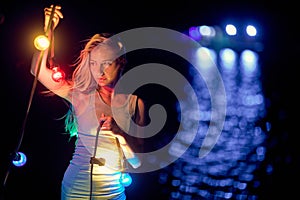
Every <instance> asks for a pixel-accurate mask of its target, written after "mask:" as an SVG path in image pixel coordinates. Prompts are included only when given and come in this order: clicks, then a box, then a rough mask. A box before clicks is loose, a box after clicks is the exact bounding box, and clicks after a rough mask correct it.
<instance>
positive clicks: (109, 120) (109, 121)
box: [100, 114, 123, 134]
mask: <svg viewBox="0 0 300 200" xmlns="http://www.w3.org/2000/svg"><path fill="white" fill-rule="evenodd" d="M100 122H101V123H102V125H101V130H109V131H112V132H113V133H116V134H120V133H122V132H123V131H122V130H121V129H120V127H119V126H118V125H117V123H116V121H115V120H114V118H113V117H112V116H105V115H104V114H102V115H101V117H100Z"/></svg>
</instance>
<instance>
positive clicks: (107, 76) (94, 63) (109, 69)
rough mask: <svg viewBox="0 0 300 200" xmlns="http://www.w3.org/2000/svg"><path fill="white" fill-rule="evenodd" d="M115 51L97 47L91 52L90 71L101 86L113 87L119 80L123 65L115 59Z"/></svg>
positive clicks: (106, 47)
mask: <svg viewBox="0 0 300 200" xmlns="http://www.w3.org/2000/svg"><path fill="white" fill-rule="evenodd" d="M115 57H116V54H115V52H114V49H111V48H109V47H108V46H101V47H96V48H95V49H94V50H92V52H91V57H90V70H91V72H92V75H93V77H94V79H95V81H96V82H97V83H98V85H99V86H101V87H102V86H110V87H113V86H114V85H115V83H116V82H117V80H118V79H119V76H120V73H121V65H120V64H119V63H118V62H117V61H116V59H115Z"/></svg>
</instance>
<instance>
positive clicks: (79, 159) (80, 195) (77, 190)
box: [61, 93, 137, 200]
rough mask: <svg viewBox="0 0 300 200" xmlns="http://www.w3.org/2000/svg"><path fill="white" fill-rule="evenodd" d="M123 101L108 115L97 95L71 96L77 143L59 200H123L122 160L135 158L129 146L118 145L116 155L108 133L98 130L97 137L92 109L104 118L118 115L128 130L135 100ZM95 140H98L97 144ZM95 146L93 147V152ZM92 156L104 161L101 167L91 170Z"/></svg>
mask: <svg viewBox="0 0 300 200" xmlns="http://www.w3.org/2000/svg"><path fill="white" fill-rule="evenodd" d="M95 98H98V99H99V101H98V102H97V104H95ZM126 99H127V100H126V101H124V104H123V105H121V106H118V107H116V108H114V109H113V111H112V109H111V107H110V106H108V105H107V104H105V103H104V102H103V100H102V99H101V97H100V95H99V94H98V93H95V94H92V95H81V94H76V95H75V94H74V95H73V99H72V101H73V102H72V104H73V106H74V109H75V112H76V115H77V116H78V118H77V120H78V139H77V141H76V146H75V151H74V153H73V156H72V159H71V161H70V164H69V166H68V167H67V170H66V172H65V174H64V177H63V180H62V187H61V199H62V200H77V199H78V200H79V199H80V200H83V199H90V196H92V198H91V199H102V200H104V199H112V200H125V199H126V195H125V188H124V186H123V185H122V184H121V182H120V177H121V170H122V162H123V156H124V154H125V157H126V158H127V159H129V158H133V157H135V154H134V153H133V151H131V148H130V147H129V146H127V147H126V144H125V145H124V144H122V145H121V150H122V152H120V145H118V142H117V140H116V137H115V135H114V134H113V133H112V132H111V131H102V130H100V131H99V132H98V133H97V128H98V127H99V120H98V117H97V115H96V109H99V110H100V111H101V112H100V113H104V114H105V115H107V116H113V115H112V114H113V112H114V114H116V113H119V117H118V119H121V120H120V121H121V123H123V125H122V126H123V127H125V129H128V130H129V126H130V124H131V123H132V122H131V120H130V119H131V117H132V116H133V114H134V113H135V109H136V103H137V97H136V96H135V95H127V96H126ZM99 102H100V103H99ZM78 108H80V109H78ZM79 110H81V111H79ZM80 112H81V113H80ZM120 116H122V117H120ZM97 134H98V136H97ZM96 138H98V140H97V141H96ZM95 145H96V146H97V149H96V152H95ZM95 153H96V154H95ZM94 154H95V155H96V156H95V157H96V158H99V159H101V160H104V165H102V164H93V167H91V164H90V160H91V157H92V156H93V155H94ZM91 173H92V176H91Z"/></svg>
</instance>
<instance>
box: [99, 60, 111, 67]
mask: <svg viewBox="0 0 300 200" xmlns="http://www.w3.org/2000/svg"><path fill="white" fill-rule="evenodd" d="M112 63H113V62H112V61H104V62H102V63H101V67H104V68H105V67H108V66H110V65H111V64H112Z"/></svg>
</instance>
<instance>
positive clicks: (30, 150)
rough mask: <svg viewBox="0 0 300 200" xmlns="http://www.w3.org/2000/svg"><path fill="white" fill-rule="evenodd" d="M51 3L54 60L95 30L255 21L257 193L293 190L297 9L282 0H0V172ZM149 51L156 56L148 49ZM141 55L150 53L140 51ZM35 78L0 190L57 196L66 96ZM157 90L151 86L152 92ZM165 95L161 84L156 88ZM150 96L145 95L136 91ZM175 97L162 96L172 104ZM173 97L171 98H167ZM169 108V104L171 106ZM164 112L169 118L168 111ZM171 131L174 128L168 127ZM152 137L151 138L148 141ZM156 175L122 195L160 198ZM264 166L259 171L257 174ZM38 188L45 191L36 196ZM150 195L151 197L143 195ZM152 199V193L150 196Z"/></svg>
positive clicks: (67, 59) (67, 144) (69, 144)
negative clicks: (264, 134)
mask: <svg viewBox="0 0 300 200" xmlns="http://www.w3.org/2000/svg"><path fill="white" fill-rule="evenodd" d="M53 3H57V4H60V5H61V6H62V12H63V15H64V19H62V20H61V22H60V24H59V26H58V28H57V29H56V32H55V35H56V38H55V43H56V50H55V54H56V59H57V61H58V62H60V63H62V64H66V65H67V64H69V63H71V62H72V61H73V60H74V58H75V57H76V56H77V55H78V53H79V50H80V49H81V47H82V43H80V41H82V40H84V39H86V38H88V37H90V36H92V35H93V34H94V33H98V32H115V33H118V32H121V31H125V30H128V29H133V28H138V27H148V26H151V27H165V28H170V29H174V30H177V31H180V32H186V31H187V30H188V29H189V27H191V26H197V25H202V24H206V25H218V24H220V23H224V19H239V20H241V21H242V20H243V19H244V20H246V19H249V18H250V19H252V20H254V21H256V22H258V23H260V26H261V28H262V29H263V33H262V34H263V37H262V43H263V44H264V49H263V52H261V55H262V56H261V58H262V63H263V64H262V66H263V67H262V76H261V77H262V79H261V81H262V85H263V90H264V95H265V98H266V99H267V102H268V103H267V116H266V121H269V122H270V123H271V124H272V131H270V132H269V133H268V134H270V136H269V137H268V140H267V145H266V146H267V147H268V154H267V158H266V159H265V161H264V162H266V163H265V164H267V163H268V162H269V163H272V164H273V166H274V172H273V173H272V175H270V176H265V175H262V176H261V179H262V183H263V185H262V187H261V188H262V189H261V192H260V196H259V197H260V199H273V198H275V197H284V198H285V199H290V198H291V197H293V196H295V195H297V194H298V193H299V192H298V191H297V189H298V187H297V181H298V180H300V179H299V178H300V177H299V175H300V173H299V169H300V168H299V167H300V159H299V158H300V156H299V153H300V151H299V144H298V134H299V131H298V123H297V122H298V121H299V119H300V118H299V114H298V113H297V112H296V110H298V109H299V103H298V97H297V93H298V92H299V87H298V86H299V82H298V81H299V77H298V70H299V69H298V68H299V67H298V66H299V64H298V60H299V45H300V44H299V35H298V34H299V33H298V32H297V29H298V28H297V26H298V25H299V22H298V19H299V13H298V12H297V11H296V12H295V11H292V10H293V8H294V7H295V3H293V4H292V3H290V2H289V1H284V2H278V3H276V2H272V3H270V2H269V1H257V2H256V1H209V2H206V1H202V0H201V1H188V0H186V1H178V2H177V1H171V2H170V3H169V2H165V1H140V2H130V1H120V2H119V1H73V2H72V1H68V2H67V1H15V0H12V1H6V0H2V1H1V2H0V17H1V18H0V49H1V54H0V55H1V57H0V69H1V71H2V72H3V73H2V74H3V75H2V77H1V82H2V83H1V104H2V109H1V110H2V118H1V125H2V126H1V127H2V132H1V137H0V180H1V184H2V181H3V180H4V177H5V174H6V172H7V170H8V166H9V161H10V154H11V153H12V152H14V149H15V148H16V146H17V145H18V142H19V140H20V135H21V130H22V125H23V121H24V118H25V115H26V110H27V106H28V100H29V96H30V92H31V88H32V84H33V80H34V78H33V76H32V75H31V74H30V72H29V68H30V63H31V56H32V53H33V52H34V50H35V49H34V46H33V40H34V37H35V36H37V35H38V34H42V33H43V16H44V13H43V9H44V7H46V6H49V5H51V4H53ZM154 57H155V56H154ZM138 59H140V60H139V61H137V63H141V62H147V61H148V60H151V59H153V58H147V57H143V56H142V57H139V58H138ZM43 90H45V88H44V87H43V86H42V85H41V84H38V85H37V88H36V93H35V96H34V98H33V102H32V105H31V108H30V109H31V110H30V112H29V115H28V120H27V124H26V128H25V134H24V138H23V141H22V145H21V150H22V151H23V152H26V154H27V156H28V163H27V164H26V165H25V166H24V167H22V168H12V170H11V172H10V174H9V177H8V180H7V184H6V187H5V188H1V196H0V198H4V199H6V200H11V199H18V198H21V197H22V196H23V198H24V199H59V193H60V182H61V179H62V176H63V173H64V171H65V169H66V167H67V165H68V162H69V159H70V158H71V153H72V151H73V142H74V141H72V140H71V141H69V138H68V136H66V135H64V134H62V133H63V130H64V129H63V125H64V124H63V120H56V119H59V118H61V117H63V114H64V113H65V112H66V111H67V107H66V105H65V103H64V102H63V101H62V100H61V99H60V98H58V97H56V96H53V97H45V96H43V95H41V92H42V91H43ZM156 92H157V91H156ZM161 93H164V94H165V95H167V93H166V92H165V91H161ZM144 95H145V98H148V100H150V101H151V96H152V95H154V92H153V93H152V94H151V93H150V94H149V93H147V94H144ZM172 101H173V97H172V96H171V95H170V99H169V100H168V98H167V97H166V98H164V101H163V102H162V103H165V104H166V105H169V104H172ZM170 102H171V103H170ZM170 112H172V111H170ZM171 120H172V119H171ZM169 129H172V126H170V127H169ZM153 142H154V141H153ZM157 173H158V172H153V173H149V174H143V175H137V177H136V178H137V179H138V181H139V183H138V186H137V187H135V188H134V187H132V188H129V189H128V193H129V194H128V196H129V200H131V197H133V198H132V199H151V198H158V197H159V196H160V197H162V199H163V196H161V194H160V192H159V191H160V189H161V186H160V185H159V183H158V182H157ZM261 173H262V174H264V173H263V172H261ZM1 186H2V185H1ZM40 195H42V196H43V198H39V197H40ZM147 197H149V198H147ZM150 197H151V198H150Z"/></svg>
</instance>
